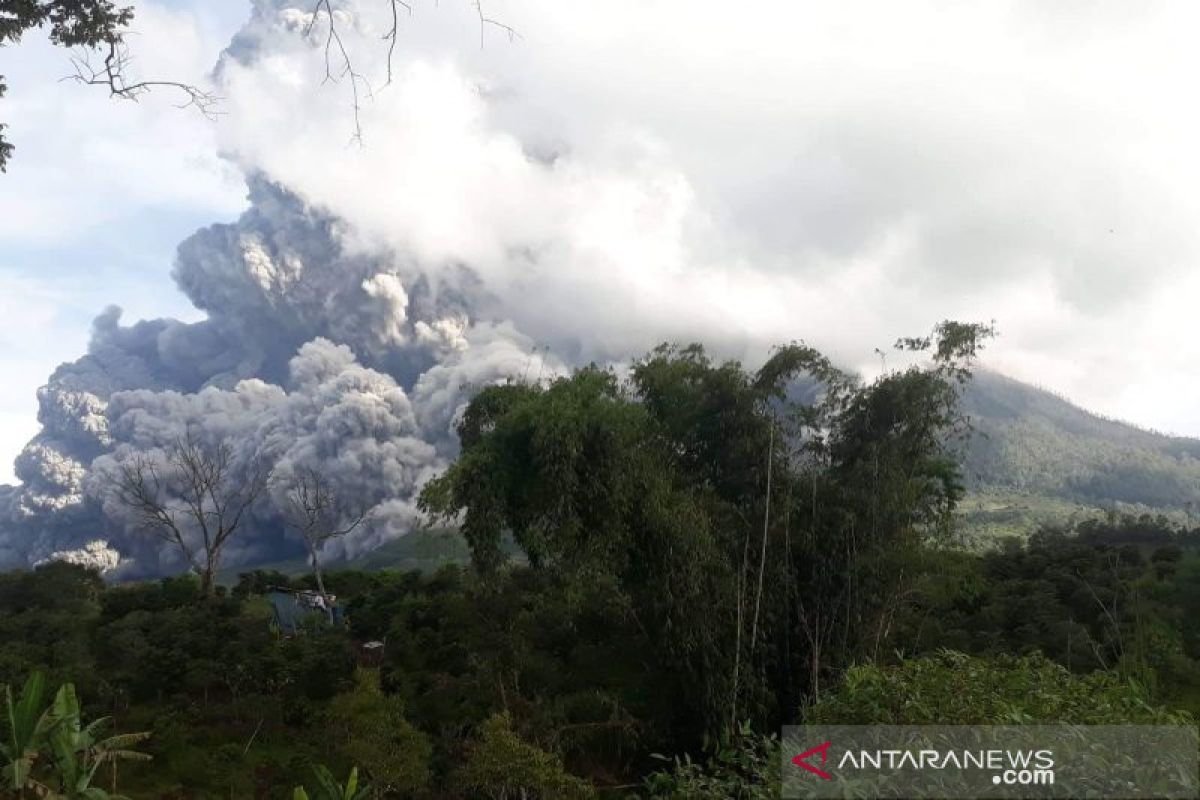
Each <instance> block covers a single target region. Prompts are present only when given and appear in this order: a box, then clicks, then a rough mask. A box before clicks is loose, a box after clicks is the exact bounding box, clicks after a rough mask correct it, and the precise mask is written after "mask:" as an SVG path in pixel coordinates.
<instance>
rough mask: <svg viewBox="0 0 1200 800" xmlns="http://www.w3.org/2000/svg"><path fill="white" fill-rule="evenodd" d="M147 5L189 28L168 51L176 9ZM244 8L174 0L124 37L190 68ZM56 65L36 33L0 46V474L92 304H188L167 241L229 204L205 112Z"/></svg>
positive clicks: (211, 57) (82, 342)
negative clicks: (2, 168) (1, 165)
mask: <svg viewBox="0 0 1200 800" xmlns="http://www.w3.org/2000/svg"><path fill="white" fill-rule="evenodd" d="M161 9H171V10H173V11H174V12H175V13H177V14H186V19H187V25H186V27H187V28H189V29H191V30H190V31H189V32H188V33H187V34H186V35H183V36H178V37H176V38H175V41H176V44H177V45H178V46H179V51H178V52H177V53H174V54H172V53H170V52H169V51H170V49H171V48H170V46H169V42H168V40H169V39H170V38H171V36H173V35H174V34H175V33H176V32H177V31H175V30H174V29H173V28H178V27H179V18H178V17H175V18H173V17H172V15H171V13H163V12H162V11H161ZM246 9H247V6H245V5H244V4H242V3H239V2H221V3H207V4H204V3H186V2H180V0H170V1H169V2H167V3H164V4H162V5H160V6H156V7H154V8H152V9H150V11H149V12H145V13H143V16H147V17H148V19H146V20H145V23H144V24H143V23H142V22H139V24H138V26H136V27H137V29H139V30H143V31H145V32H143V33H142V34H141V35H139V36H137V37H135V39H134V42H135V44H137V45H142V44H143V43H146V44H147V45H150V44H153V46H143V47H141V49H140V50H139V51H138V55H139V58H140V59H141V60H140V61H139V67H140V68H142V69H144V70H150V69H153V68H155V66H156V65H157V64H162V66H163V68H164V69H167V68H176V69H181V70H183V71H184V72H185V74H194V75H196V77H197V78H200V77H202V76H203V73H204V71H206V70H207V69H208V67H209V66H211V64H212V63H214V62H215V58H216V55H217V53H218V52H219V49H220V46H221V43H222V42H223V41H227V40H228V37H229V35H230V34H231V33H232V32H233V31H234V30H235V29H236V27H237V26H238V25H239V24H240V23H241V21H242V18H243V17H244V16H245V14H246ZM143 11H144V7H143ZM172 23H174V26H173V24H172ZM161 31H166V32H168V34H169V35H168V36H165V37H164V36H159V35H158V34H159V33H160V32H161ZM149 34H154V35H149ZM68 69H69V65H68V63H67V54H66V53H64V52H63V51H62V50H59V49H55V48H52V47H51V46H50V45H49V44H48V43H47V42H45V41H44V39H43V37H39V36H36V35H31V36H28V37H27V38H26V39H25V41H23V42H22V43H21V44H20V45H19V46H18V47H9V48H4V49H2V50H0V74H4V75H6V76H7V82H8V84H9V94H8V96H7V97H6V98H5V100H4V101H3V105H2V108H3V114H4V121H5V122H7V123H8V124H9V128H8V130H7V133H8V137H9V139H10V140H11V141H12V142H14V143H15V144H16V146H17V151H16V155H15V157H14V159H13V161H12V162H11V164H10V165H9V169H8V173H7V174H6V175H4V176H2V177H0V369H2V373H3V374H4V375H5V381H4V385H3V386H2V387H0V482H3V481H5V480H11V479H12V477H13V475H12V470H11V463H12V459H13V457H14V456H15V455H16V453H17V452H18V451H19V449H20V447H21V446H22V445H23V444H24V442H25V441H26V440H27V439H28V438H29V437H30V436H32V435H33V434H34V433H35V432H36V431H37V427H38V426H37V418H36V412H37V399H36V396H35V392H36V389H37V387H38V386H40V385H41V384H42V383H44V382H45V379H46V377H47V376H48V375H49V374H50V372H51V371H52V370H53V369H54V367H55V366H56V365H57V364H59V363H61V362H63V361H67V360H72V359H74V358H77V357H78V356H79V355H80V354H81V353H83V352H84V350H85V347H86V343H87V338H88V332H89V328H90V325H91V320H92V319H93V318H94V317H95V316H96V315H97V314H98V313H99V312H100V311H101V310H102V309H104V308H105V307H106V306H108V305H110V304H116V305H119V306H121V307H123V308H124V309H125V310H126V317H127V318H128V319H135V318H138V317H153V316H177V317H181V318H185V319H186V318H195V317H196V316H197V315H196V312H195V310H194V309H192V308H191V307H190V306H189V305H188V303H187V301H186V298H184V297H183V296H182V295H180V294H179V292H178V291H177V290H176V289H175V287H174V285H173V284H172V282H171V280H170V274H169V273H170V267H171V262H172V258H173V255H174V251H175V247H176V245H177V244H178V243H179V242H180V240H182V239H183V238H184V237H185V236H187V235H188V234H190V233H191V232H193V231H194V230H195V229H196V228H198V227H200V226H201V225H207V224H211V223H213V222H217V221H221V220H223V219H228V218H229V217H230V216H231V215H233V214H236V213H237V210H238V209H239V208H240V207H241V206H242V194H243V189H242V186H241V185H240V179H239V177H238V174H237V173H236V171H233V170H230V169H228V168H227V167H223V166H222V165H221V164H220V162H219V161H218V159H217V158H216V157H215V146H214V144H213V134H212V131H211V130H210V129H211V127H212V126H211V124H210V123H208V122H206V121H205V120H203V119H202V118H200V117H199V116H198V115H195V114H192V113H187V112H184V111H177V110H176V109H174V108H172V107H171V106H170V104H169V103H170V101H169V100H168V99H167V98H148V99H147V100H145V101H143V102H141V103H138V104H131V103H123V102H115V101H110V100H109V99H108V98H106V97H105V96H104V95H103V94H102V93H101V92H100V91H99V90H98V89H93V88H90V87H82V86H75V85H72V84H68V83H60V82H59V81H58V79H59V78H60V77H61V76H62V75H64V74H66V73H67V71H68ZM138 162H140V166H137V164H138Z"/></svg>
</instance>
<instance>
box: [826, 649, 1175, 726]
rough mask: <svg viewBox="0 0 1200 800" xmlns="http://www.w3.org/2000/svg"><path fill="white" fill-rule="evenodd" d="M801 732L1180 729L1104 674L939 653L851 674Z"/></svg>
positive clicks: (1141, 693)
mask: <svg viewBox="0 0 1200 800" xmlns="http://www.w3.org/2000/svg"><path fill="white" fill-rule="evenodd" d="M805 722H806V723H809V724H819V723H827V724H838V725H1022V724H1032V723H1070V724H1077V725H1106V724H1135V723H1144V724H1160V725H1168V724H1186V723H1189V722H1190V717H1189V716H1188V715H1186V714H1180V713H1177V712H1170V711H1167V710H1165V709H1162V708H1159V707H1155V706H1153V705H1151V704H1150V703H1149V702H1148V695H1147V693H1146V690H1145V689H1144V688H1143V687H1141V686H1139V685H1138V684H1137V683H1135V682H1131V681H1122V680H1120V679H1119V678H1118V677H1116V676H1115V675H1113V674H1111V673H1107V672H1094V673H1089V674H1086V675H1077V674H1074V673H1072V672H1070V671H1068V670H1067V669H1066V668H1065V667H1063V666H1061V665H1059V664H1055V663H1054V662H1052V661H1050V660H1049V659H1047V658H1045V657H1044V656H1041V655H1030V656H1021V657H1017V656H1010V655H1001V656H994V657H987V658H984V657H978V656H968V655H966V654H963V653H957V652H954V651H951V650H943V651H941V652H939V653H937V654H935V655H933V656H929V657H925V658H916V659H907V660H905V661H903V662H901V663H900V664H898V665H895V666H890V667H886V666H880V665H876V664H862V665H858V666H855V667H851V668H850V669H849V670H847V671H846V674H845V677H844V679H843V681H842V683H841V685H840V686H839V687H838V689H837V691H835V692H833V693H830V694H828V695H826V696H825V697H823V698H822V699H821V700H820V701H819V702H818V703H816V704H815V705H814V706H813V707H812V708H810V709H809V710H808V712H807V714H806V715H805Z"/></svg>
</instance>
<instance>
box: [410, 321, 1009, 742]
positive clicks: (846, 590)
mask: <svg viewBox="0 0 1200 800" xmlns="http://www.w3.org/2000/svg"><path fill="white" fill-rule="evenodd" d="M991 334H992V331H991V329H990V328H988V327H986V326H979V325H962V324H958V323H944V324H943V325H941V326H939V327H938V328H937V329H936V330H935V332H934V334H933V335H932V336H930V337H926V338H923V339H919V340H918V339H911V340H903V341H902V342H901V343H898V346H901V347H902V348H903V349H908V350H931V355H932V357H933V364H932V366H929V367H912V368H910V369H907V370H904V371H902V372H892V373H888V374H887V375H885V376H884V377H882V378H880V379H879V380H878V381H876V382H875V383H873V384H871V385H869V386H862V385H860V384H859V383H858V382H857V381H856V380H854V379H853V378H851V377H850V376H848V375H846V374H844V373H842V372H840V371H839V370H837V369H836V368H834V367H833V366H832V365H831V364H830V362H829V361H828V359H826V358H824V357H823V356H822V355H821V354H820V353H818V352H817V351H815V350H813V349H812V348H809V347H806V346H804V345H799V344H795V345H790V346H788V347H784V348H781V349H779V350H778V351H777V352H776V353H775V354H774V355H773V356H772V357H771V358H770V359H769V360H768V362H767V363H766V364H765V365H764V366H763V367H762V368H761V369H760V370H758V371H757V372H756V373H749V372H747V371H745V370H744V369H743V368H742V366H741V365H740V364H738V363H737V362H732V361H731V362H725V363H722V364H715V363H713V362H712V361H711V360H710V359H709V358H708V356H707V354H706V353H705V351H704V349H703V348H702V347H700V346H699V345H691V346H688V347H684V348H678V347H673V346H667V345H664V346H662V347H659V348H658V349H656V350H655V351H653V352H652V353H650V354H649V355H648V356H647V357H646V358H645V359H643V360H641V361H639V362H637V363H636V364H635V365H634V367H633V369H632V371H631V376H630V379H629V380H628V381H624V382H623V381H620V380H618V378H617V376H616V375H615V374H614V373H612V372H610V371H604V370H600V369H598V368H595V367H591V368H587V369H583V370H580V371H579V372H577V373H576V374H575V375H573V376H572V377H570V378H568V379H562V380H558V381H555V382H554V383H553V384H551V385H550V386H548V387H545V388H543V387H539V386H525V385H509V386H497V387H491V388H488V389H485V390H483V391H482V392H481V393H480V394H479V395H478V396H477V397H476V398H475V400H474V401H473V402H472V403H471V404H470V406H468V409H467V412H466V414H465V415H464V417H463V420H462V423H461V425H460V428H459V435H460V439H461V441H462V444H463V451H462V454H461V456H460V457H459V459H458V461H457V462H456V463H455V464H454V465H453V466H452V467H451V468H450V469H449V470H448V471H447V472H446V473H445V474H444V475H443V476H442V477H441V478H438V479H436V480H434V481H432V482H431V483H430V484H428V485H427V487H426V489H425V491H424V492H423V493H422V496H421V505H422V507H423V508H424V509H425V510H426V511H428V512H430V513H432V514H434V515H436V516H441V517H444V518H448V519H456V518H460V519H461V521H462V530H463V532H464V534H465V536H466V538H467V541H468V543H469V544H470V546H471V550H472V555H473V558H474V561H475V564H476V565H477V567H479V568H480V569H481V570H483V571H484V572H485V573H495V571H496V570H497V569H498V567H499V566H500V565H501V564H502V563H503V558H502V552H501V549H500V543H501V542H502V541H503V539H504V537H505V536H507V535H511V537H512V538H513V540H514V541H515V542H516V543H517V545H518V546H519V547H520V548H521V550H522V552H523V553H524V554H525V556H526V557H527V558H528V561H529V563H530V564H531V565H532V566H533V567H534V568H535V569H545V570H550V571H554V572H557V573H560V574H562V575H566V576H577V577H576V578H574V579H575V580H586V579H590V578H591V576H593V575H596V574H602V575H607V576H611V577H612V578H613V579H615V581H616V585H617V586H618V588H619V590H620V591H621V592H622V593H624V594H625V595H626V596H627V597H628V602H629V604H630V606H631V607H632V608H636V609H637V615H638V616H637V619H638V621H639V623H640V624H641V625H642V626H643V628H644V629H645V630H646V631H647V633H648V634H649V635H650V638H651V640H652V641H653V642H655V649H656V651H657V652H656V654H655V655H656V657H657V659H658V661H659V664H660V665H661V666H660V668H661V669H665V670H668V671H670V672H672V673H673V674H676V675H678V676H679V688H680V691H681V692H682V693H683V694H684V695H685V696H686V697H687V698H688V704H689V705H690V706H691V707H694V708H695V709H697V713H698V719H697V720H695V721H694V722H693V723H692V727H693V729H699V730H705V731H709V732H712V733H716V732H718V731H719V730H721V729H722V728H723V727H726V726H728V725H729V724H730V723H731V721H732V720H733V719H736V718H739V717H740V716H741V715H742V712H743V711H746V710H747V708H748V711H746V713H747V714H748V715H749V716H751V717H752V718H753V719H755V720H758V721H766V720H768V719H770V720H778V719H780V718H781V717H780V714H781V713H783V709H785V708H787V707H788V706H789V705H791V704H792V701H793V700H795V699H798V698H797V697H795V694H796V691H797V689H799V690H800V691H802V692H804V691H808V692H816V691H818V690H819V686H820V681H821V677H822V675H823V674H825V673H828V672H830V671H831V670H836V669H837V668H838V666H839V663H841V662H842V661H844V660H846V659H847V658H852V657H853V656H854V655H855V654H858V653H860V652H862V651H863V650H864V648H866V647H868V646H874V647H878V643H879V640H880V639H881V635H880V634H879V633H878V632H879V631H880V630H882V629H883V628H884V627H886V624H887V619H888V617H889V615H890V614H891V613H892V610H891V608H890V607H889V605H890V604H891V602H892V601H891V598H892V597H894V596H895V595H896V594H897V593H898V592H899V591H901V589H902V587H901V586H900V585H898V584H899V582H900V581H899V580H897V578H899V577H901V576H897V575H896V574H895V573H894V572H890V571H888V570H882V569H880V568H879V567H880V565H881V564H883V563H885V562H896V561H902V560H903V558H904V556H903V553H905V552H908V551H911V550H912V548H913V547H914V546H916V545H918V544H919V543H920V542H921V541H922V540H923V539H924V538H926V537H929V536H931V535H935V534H943V535H944V533H945V531H946V529H947V528H948V526H949V524H950V522H951V521H952V511H953V509H954V506H955V504H956V503H957V501H958V500H959V499H960V498H961V496H962V484H961V482H960V481H959V479H958V474H957V469H956V467H955V463H954V460H953V458H952V457H951V453H950V452H949V451H948V449H947V445H946V441H947V438H948V437H952V436H953V434H956V433H960V432H962V431H963V430H964V420H963V419H962V418H961V416H960V415H959V414H958V413H957V411H956V403H957V399H958V395H959V391H960V387H961V385H962V384H963V382H964V381H965V379H966V377H967V376H968V374H969V373H968V371H967V366H966V365H967V364H969V362H970V360H971V359H972V358H973V357H974V355H975V353H976V351H977V350H978V349H979V347H980V346H981V344H982V342H983V341H984V340H985V339H986V338H987V337H988V336H990V335H991ZM803 381H808V382H809V383H808V386H810V387H811V386H812V385H813V384H814V383H815V384H816V385H817V386H819V390H818V391H815V392H809V393H808V394H809V395H810V396H809V397H808V398H807V399H793V398H794V396H795V395H796V394H797V387H798V386H799V385H800V384H801V383H802V382H803ZM801 393H802V392H801ZM772 506H774V513H773V514H772ZM768 552H770V553H772V554H773V557H772V558H770V559H768V557H767V554H768ZM752 553H753V554H756V555H757V558H753V559H752V558H751V554H752ZM756 563H757V566H755V564H756ZM850 618H853V619H854V620H856V622H855V624H853V625H850V624H848V620H849V619H850ZM864 621H865V622H866V624H863V623H864ZM760 623H761V624H760ZM797 623H799V624H797ZM760 630H761V633H762V636H761V638H760V636H759V633H760ZM851 632H853V634H851ZM744 662H746V663H744ZM779 701H782V704H778V702H779Z"/></svg>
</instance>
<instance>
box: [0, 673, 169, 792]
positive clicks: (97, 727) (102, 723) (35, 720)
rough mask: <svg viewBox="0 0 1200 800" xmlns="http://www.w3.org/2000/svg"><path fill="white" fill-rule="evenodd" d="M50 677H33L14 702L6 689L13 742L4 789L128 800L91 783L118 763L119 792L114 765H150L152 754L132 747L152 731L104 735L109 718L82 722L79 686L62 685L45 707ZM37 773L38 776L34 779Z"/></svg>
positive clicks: (5, 750)
mask: <svg viewBox="0 0 1200 800" xmlns="http://www.w3.org/2000/svg"><path fill="white" fill-rule="evenodd" d="M45 687H46V678H45V675H43V674H42V673H41V672H34V673H32V674H31V675H30V676H29V678H28V680H26V682H25V687H24V689H23V690H22V691H21V695H20V699H19V700H18V702H16V703H15V704H14V703H13V699H12V690H11V689H10V688H9V687H8V686H5V687H4V694H5V712H6V713H5V720H4V721H5V723H6V725H5V727H6V728H7V729H8V732H9V735H8V741H7V742H4V743H3V744H0V754H3V756H4V758H5V761H7V762H8V763H7V764H6V765H5V767H4V785H5V787H6V788H8V789H12V790H13V791H15V792H16V794H17V797H21V796H23V793H24V790H25V789H32V790H33V791H34V793H35V795H36V796H38V797H51V798H60V799H61V800H76V799H78V800H123V799H122V798H119V797H118V796H117V795H115V794H114V795H110V794H109V793H107V792H105V791H104V790H102V789H100V788H99V787H96V786H93V785H92V783H93V781H94V780H95V778H96V773H97V771H98V770H99V769H100V768H101V767H102V766H104V765H106V764H109V765H113V767H114V772H113V778H112V780H113V791H114V792H115V791H116V771H115V765H116V762H117V761H121V760H137V761H146V760H149V758H150V756H148V755H146V754H145V753H139V752H137V751H134V750H130V749H129V747H130V746H131V745H133V744H136V743H138V742H141V741H144V740H146V739H148V738H149V737H150V734H149V733H126V734H116V735H113V736H108V737H103V738H102V737H101V735H100V732H101V731H102V730H103V729H104V728H105V727H106V726H107V725H108V723H109V720H108V718H107V717H104V718H101V719H97V720H95V721H93V722H91V723H87V724H85V723H84V722H83V714H82V711H81V709H80V705H79V698H78V697H77V696H76V694H75V686H74V684H71V683H65V684H63V685H62V686H61V687H60V688H59V690H58V692H57V693H56V694H55V696H54V700H53V701H52V702H51V703H50V705H49V706H48V707H45V706H44V705H43V703H44V702H45ZM35 771H36V773H37V775H36V777H35Z"/></svg>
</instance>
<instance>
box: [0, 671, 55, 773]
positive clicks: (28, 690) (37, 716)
mask: <svg viewBox="0 0 1200 800" xmlns="http://www.w3.org/2000/svg"><path fill="white" fill-rule="evenodd" d="M45 696H46V676H45V675H43V674H42V673H41V672H34V673H33V674H31V675H30V676H29V678H28V680H26V681H25V686H24V687H23V688H22V689H21V694H20V696H19V697H18V698H17V700H16V701H15V702H14V701H13V693H12V687H11V686H7V685H6V686H5V687H4V712H5V715H4V723H5V728H6V729H7V730H5V732H4V737H3V740H0V756H3V758H4V768H3V778H4V786H5V788H7V789H11V790H13V791H14V792H15V793H16V795H17V797H21V796H22V792H23V790H24V789H26V788H28V787H29V786H30V780H31V779H30V773H31V772H32V771H33V765H34V763H35V762H36V761H37V759H38V756H39V754H40V753H41V751H42V748H43V747H44V745H45V742H46V737H47V735H48V734H49V733H50V731H51V730H52V729H53V727H54V725H55V720H54V718H53V715H51V713H50V710H49V709H47V708H45V707H44V706H43V703H44V701H45Z"/></svg>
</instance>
